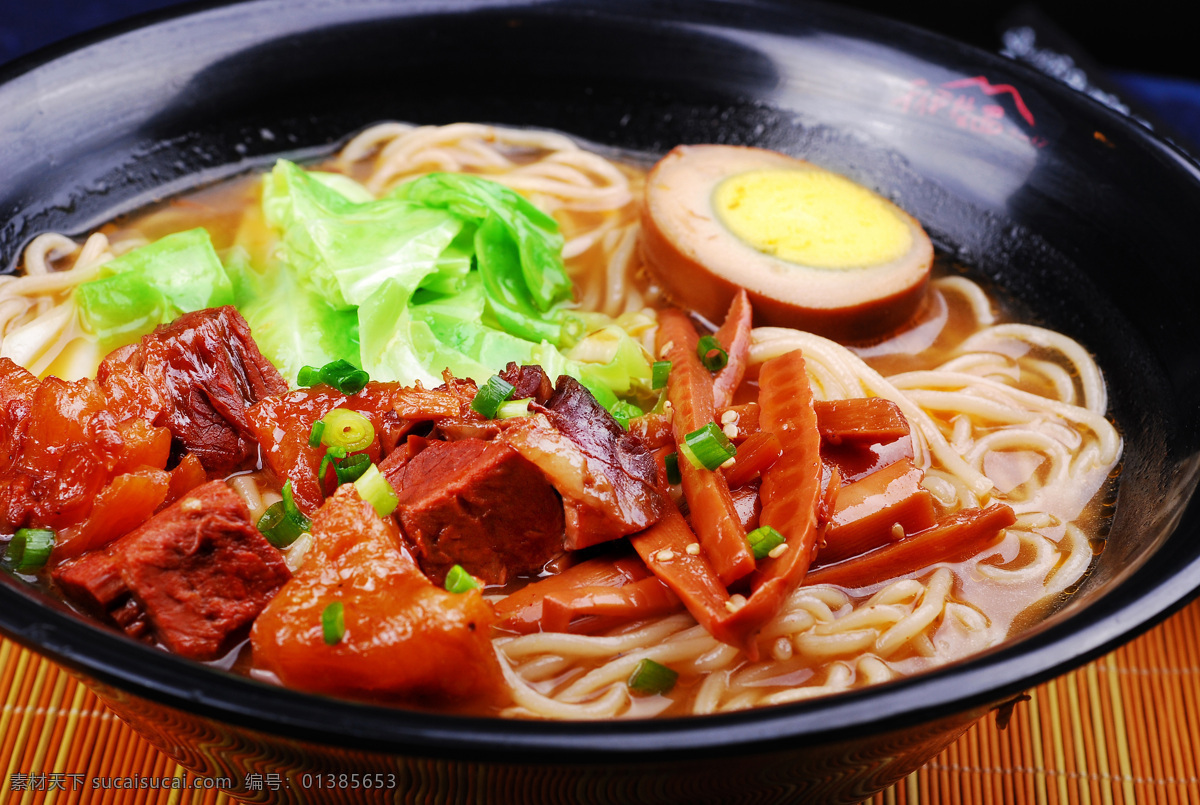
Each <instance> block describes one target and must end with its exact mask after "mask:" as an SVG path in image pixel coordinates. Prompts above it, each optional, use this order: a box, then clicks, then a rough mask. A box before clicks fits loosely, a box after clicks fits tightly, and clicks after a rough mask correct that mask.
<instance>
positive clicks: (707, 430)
mask: <svg viewBox="0 0 1200 805" xmlns="http://www.w3.org/2000/svg"><path fill="white" fill-rule="evenodd" d="M679 452H680V453H681V454H683V457H684V458H686V459H687V460H688V461H689V462H690V463H691V465H692V466H693V467H703V468H704V469H706V470H715V469H716V468H717V467H719V466H721V465H722V464H724V463H725V462H726V461H728V460H729V459H731V458H733V457H734V456H735V455H737V448H736V447H735V446H734V444H733V442H731V441H729V437H728V436H726V435H725V433H724V432H723V431H722V430H721V429H720V428H718V427H717V425H716V423H715V422H709V423H708V424H707V425H705V426H704V427H702V428H699V429H697V430H694V431H692V432H691V433H689V434H688V435H686V436H684V437H683V444H681V445H679Z"/></svg>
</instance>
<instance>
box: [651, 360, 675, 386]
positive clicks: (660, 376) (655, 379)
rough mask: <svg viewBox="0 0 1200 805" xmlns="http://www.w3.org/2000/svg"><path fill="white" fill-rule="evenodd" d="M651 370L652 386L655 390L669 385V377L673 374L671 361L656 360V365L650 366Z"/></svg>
mask: <svg viewBox="0 0 1200 805" xmlns="http://www.w3.org/2000/svg"><path fill="white" fill-rule="evenodd" d="M650 372H651V378H650V388H652V389H654V390H655V391H657V390H658V389H661V388H665V387H666V385H667V378H668V377H670V375H671V362H670V361H655V362H654V365H653V366H651V367H650Z"/></svg>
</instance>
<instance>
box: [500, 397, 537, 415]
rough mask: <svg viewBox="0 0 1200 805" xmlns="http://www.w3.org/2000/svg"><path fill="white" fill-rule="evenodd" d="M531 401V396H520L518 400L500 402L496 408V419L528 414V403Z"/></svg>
mask: <svg viewBox="0 0 1200 805" xmlns="http://www.w3.org/2000/svg"><path fill="white" fill-rule="evenodd" d="M531 402H533V398H532V397H522V398H521V399H519V400H508V401H507V402H502V403H500V407H499V408H497V409H496V419H513V418H514V417H519V416H528V415H529V403H531Z"/></svg>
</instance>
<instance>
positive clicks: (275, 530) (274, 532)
mask: <svg viewBox="0 0 1200 805" xmlns="http://www.w3.org/2000/svg"><path fill="white" fill-rule="evenodd" d="M256 525H257V526H258V530H259V531H261V532H262V535H263V536H264V537H266V538H267V542H269V543H271V544H272V545H274V546H275V547H276V548H279V549H283V548H286V547H288V546H289V545H291V544H292V543H293V542H295V541H296V539H297V538H298V537H299V536H300V535H301V534H303V533H304V532H305V531H306V530H307V529H305V528H304V527H303V526H301V525H300V524H299V523H298V522H296V521H295V520H293V519H292V518H291V517H288V513H287V508H286V507H285V506H284V503H283V501H282V500H277V501H275V502H274V503H272V504H271V505H270V506H268V507H267V510H266V511H265V512H263V514H262V517H259V518H258V523H257V524H256Z"/></svg>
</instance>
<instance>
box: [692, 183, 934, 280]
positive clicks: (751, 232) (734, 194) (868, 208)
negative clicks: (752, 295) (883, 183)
mask: <svg viewBox="0 0 1200 805" xmlns="http://www.w3.org/2000/svg"><path fill="white" fill-rule="evenodd" d="M712 201H713V207H714V208H715V210H716V212H717V215H718V217H719V218H720V219H721V221H722V223H724V224H725V226H726V227H727V228H728V229H729V231H730V232H732V233H733V234H734V235H735V236H737V237H738V238H739V239H740V240H741V241H743V242H744V243H746V244H748V245H750V246H752V247H753V248H755V249H757V250H758V251H760V252H763V253H764V254H769V255H772V256H774V257H778V258H779V259H780V260H784V261H786V262H789V263H798V264H801V265H805V266H811V267H813V268H826V269H842V268H857V267H861V266H872V265H880V264H883V263H889V262H891V261H892V260H895V259H897V258H899V257H901V256H902V255H904V254H905V253H907V252H908V250H909V248H911V246H912V232H911V230H910V227H909V225H908V223H907V222H905V221H904V219H902V218H901V217H900V216H899V215H897V214H896V211H895V209H894V208H893V207H892V206H891V205H890V204H888V203H887V202H886V201H884V200H883V199H882V198H880V197H879V196H877V195H876V194H875V193H872V192H871V191H870V190H867V189H866V188H865V187H861V186H859V185H857V184H855V183H854V182H852V181H850V180H849V179H846V178H845V177H842V176H838V175H837V174H834V173H827V172H825V171H821V170H758V171H749V172H747V173H739V174H736V175H734V176H730V177H728V178H727V179H725V180H724V181H722V182H721V183H720V184H718V185H717V187H716V189H715V190H714V191H713V198H712Z"/></svg>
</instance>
